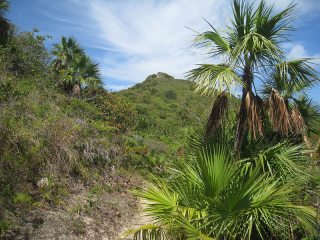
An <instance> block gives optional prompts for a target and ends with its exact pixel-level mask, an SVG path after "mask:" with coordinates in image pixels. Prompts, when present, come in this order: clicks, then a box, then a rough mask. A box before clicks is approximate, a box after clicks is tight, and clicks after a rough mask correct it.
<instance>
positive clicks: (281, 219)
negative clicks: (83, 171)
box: [124, 139, 317, 240]
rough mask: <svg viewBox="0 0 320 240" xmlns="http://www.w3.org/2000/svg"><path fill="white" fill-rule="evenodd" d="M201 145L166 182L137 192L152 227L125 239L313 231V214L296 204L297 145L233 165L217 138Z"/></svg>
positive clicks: (264, 236)
mask: <svg viewBox="0 0 320 240" xmlns="http://www.w3.org/2000/svg"><path fill="white" fill-rule="evenodd" d="M199 146H200V147H196V148H195V149H193V153H192V154H191V159H189V160H188V161H186V162H184V164H183V165H181V166H180V167H176V168H175V169H173V170H172V172H170V178H169V179H167V180H166V181H164V180H162V179H160V178H157V179H156V181H155V183H153V184H149V185H148V186H147V187H146V188H144V189H143V190H141V191H139V192H137V195H138V196H140V197H141V198H142V201H143V202H145V203H146V204H145V205H146V206H145V212H146V214H147V215H148V216H150V218H151V219H152V220H153V222H154V223H152V224H149V225H145V226H142V227H140V228H137V229H133V230H130V231H128V232H127V233H126V234H124V235H125V236H126V235H127V234H129V235H130V234H133V235H134V236H135V239H137V240H142V239H157V240H158V239H171V238H166V237H169V236H170V237H173V239H203V240H210V239H212V240H213V239H294V236H293V228H294V226H297V225H299V224H302V226H303V227H304V228H305V229H307V231H308V230H309V231H310V232H312V231H314V230H315V229H316V226H317V220H316V211H315V209H314V208H313V207H308V206H303V205H299V204H298V201H296V199H297V195H296V192H299V190H300V186H301V185H302V184H301V183H302V182H304V180H303V177H302V176H306V175H303V174H300V172H301V171H299V174H298V173H297V174H292V171H294V172H293V173H296V172H295V170H296V167H298V166H297V162H299V161H296V160H300V158H299V156H301V150H302V147H301V146H299V147H297V146H294V145H288V144H287V143H282V144H279V145H277V146H275V147H271V148H269V149H265V150H264V151H261V152H260V153H259V154H258V155H256V156H252V157H253V158H252V159H250V160H248V159H243V160H241V161H239V162H237V164H235V163H234V160H233V159H232V155H231V151H230V150H231V148H232V146H230V147H229V146H228V144H227V142H225V141H223V140H221V139H220V140H219V141H216V142H211V143H207V144H206V145H202V144H199ZM253 159H256V160H253ZM262 159H263V161H262ZM248 161H249V162H248ZM252 161H255V162H252ZM248 164H249V165H248ZM274 164H275V165H274Z"/></svg>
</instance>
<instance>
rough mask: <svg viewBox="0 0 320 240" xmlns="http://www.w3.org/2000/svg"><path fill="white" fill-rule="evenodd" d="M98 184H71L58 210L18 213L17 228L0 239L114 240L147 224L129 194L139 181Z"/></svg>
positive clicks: (117, 179)
mask: <svg viewBox="0 0 320 240" xmlns="http://www.w3.org/2000/svg"><path fill="white" fill-rule="evenodd" d="M99 184H100V185H99V186H102V187H101V188H99V187H95V188H88V187H87V186H85V185H83V184H75V185H74V187H73V189H72V191H71V192H70V194H69V196H68V197H67V198H66V199H65V200H64V201H63V204H61V206H60V207H56V208H50V207H48V206H46V205H44V206H41V207H36V208H33V209H32V210H30V211H28V212H25V213H21V217H20V220H19V221H20V224H19V225H20V226H19V227H17V228H14V229H12V230H11V231H8V232H7V233H6V234H5V235H4V236H3V237H2V239H5V240H11V239H17V240H19V239H21V240H29V239H33V240H47V239H57V240H67V239H68V240H76V239H77V240H78V239H88V240H115V239H117V238H118V237H119V236H120V235H121V233H123V232H124V231H126V230H128V229H131V228H134V227H137V226H139V225H142V224H146V223H147V222H146V221H148V219H147V218H146V217H144V216H143V215H142V214H141V204H140V203H139V202H138V200H137V199H136V198H135V197H134V196H133V195H132V194H131V193H130V192H129V190H130V189H132V188H134V187H135V185H136V184H140V183H139V180H137V179H134V178H131V179H130V177H129V178H128V177H120V176H119V175H115V176H111V177H109V179H108V181H106V182H105V184H103V183H99ZM105 186H107V187H105Z"/></svg>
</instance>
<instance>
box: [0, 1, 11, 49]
mask: <svg viewBox="0 0 320 240" xmlns="http://www.w3.org/2000/svg"><path fill="white" fill-rule="evenodd" d="M8 9H9V3H8V1H7V0H0V44H1V45H3V44H5V43H6V41H7V39H8V37H9V32H10V29H11V25H10V23H9V21H8V20H7V19H6V18H5V17H4V14H5V12H6V11H7V10H8Z"/></svg>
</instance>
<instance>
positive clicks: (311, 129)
mask: <svg viewBox="0 0 320 240" xmlns="http://www.w3.org/2000/svg"><path fill="white" fill-rule="evenodd" d="M309 61H310V59H298V60H294V61H287V62H283V63H282V64H283V65H285V66H284V67H286V68H288V69H290V70H289V71H288V75H287V76H284V77H282V76H281V68H282V67H283V66H281V65H278V66H277V67H276V71H275V72H273V74H272V75H271V76H272V78H270V79H269V80H267V81H266V82H265V84H264V88H263V91H262V92H263V93H264V95H265V99H266V102H267V103H270V105H269V111H270V115H271V116H274V115H275V117H273V118H271V121H272V122H273V125H274V126H275V127H276V130H277V132H278V133H280V134H282V135H284V136H288V135H293V136H294V135H298V136H302V137H303V139H304V140H305V141H307V136H309V137H312V136H313V135H319V134H320V131H319V130H320V129H319V128H320V126H319V122H320V109H319V107H318V106H317V105H315V104H314V103H313V102H312V100H310V99H309V98H308V97H307V92H306V91H307V90H308V89H309V88H310V87H312V86H313V85H314V83H315V81H316V80H317V78H318V77H317V72H316V71H314V69H310V68H309V66H308V62H309ZM306 72H308V73H309V76H307V75H306V76H305V78H307V77H309V78H310V79H309V81H306V82H302V83H299V82H297V81H293V80H290V81H286V78H290V79H294V78H295V76H296V75H297V74H304V73H306ZM298 83H299V84H298ZM273 99H275V100H276V99H277V100H276V101H277V102H278V103H279V104H278V106H277V107H276V109H273V101H275V100H273ZM281 104H282V107H281V109H282V112H281V113H280V114H274V113H273V112H275V111H277V108H279V105H281ZM279 116H282V117H287V120H286V121H285V122H286V123H287V124H283V122H284V121H279V120H278V118H277V117H279ZM277 122H279V124H277ZM280 124H281V125H280Z"/></svg>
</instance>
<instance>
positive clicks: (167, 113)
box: [115, 73, 212, 144]
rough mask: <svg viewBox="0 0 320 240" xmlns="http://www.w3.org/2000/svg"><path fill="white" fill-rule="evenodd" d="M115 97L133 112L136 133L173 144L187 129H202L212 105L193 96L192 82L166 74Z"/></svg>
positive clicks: (183, 135)
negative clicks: (128, 103) (132, 108)
mask: <svg viewBox="0 0 320 240" xmlns="http://www.w3.org/2000/svg"><path fill="white" fill-rule="evenodd" d="M115 94H116V95H120V96H122V97H123V98H124V99H125V100H126V101H128V102H130V104H132V105H133V107H134V108H135V109H136V111H137V113H138V120H137V123H136V131H137V132H140V133H142V134H144V135H148V136H152V137H153V138H156V139H160V140H162V141H164V142H166V143H173V144H175V143H177V144H179V143H181V141H182V140H183V139H184V137H185V136H186V133H187V131H188V130H190V128H194V127H201V126H203V123H204V122H205V120H206V119H207V116H208V114H209V111H210V106H211V104H212V98H211V97H206V96H201V95H199V94H196V93H194V86H193V84H192V83H190V82H188V81H185V80H180V79H175V78H173V77H172V76H169V75H168V74H166V73H158V74H152V75H150V76H148V77H147V79H146V80H145V81H144V82H142V83H139V84H136V85H135V86H133V87H132V88H129V89H127V90H123V91H120V92H117V93H115Z"/></svg>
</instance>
